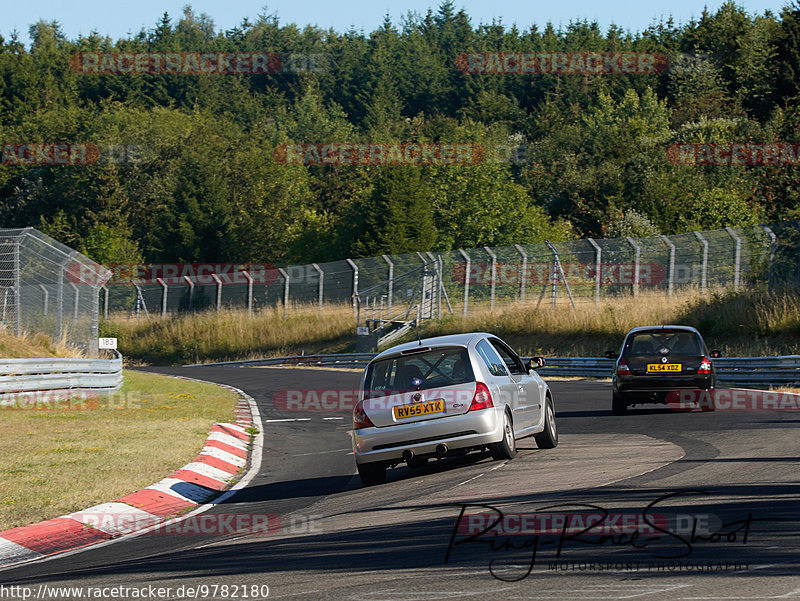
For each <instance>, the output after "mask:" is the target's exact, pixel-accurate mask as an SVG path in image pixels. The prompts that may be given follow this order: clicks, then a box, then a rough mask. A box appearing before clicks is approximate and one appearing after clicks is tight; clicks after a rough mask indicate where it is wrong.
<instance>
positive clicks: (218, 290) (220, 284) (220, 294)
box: [211, 273, 222, 315]
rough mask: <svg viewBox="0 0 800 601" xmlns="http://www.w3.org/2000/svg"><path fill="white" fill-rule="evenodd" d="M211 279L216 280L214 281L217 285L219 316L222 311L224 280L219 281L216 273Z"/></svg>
mask: <svg viewBox="0 0 800 601" xmlns="http://www.w3.org/2000/svg"><path fill="white" fill-rule="evenodd" d="M211 277H212V278H214V281H215V282H216V283H217V315H219V312H220V310H221V309H222V280H221V279H219V276H218V275H217V274H216V273H212V274H211Z"/></svg>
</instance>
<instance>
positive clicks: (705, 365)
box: [697, 357, 711, 374]
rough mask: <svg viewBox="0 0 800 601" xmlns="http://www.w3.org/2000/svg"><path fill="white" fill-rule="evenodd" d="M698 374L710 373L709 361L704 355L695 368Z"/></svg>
mask: <svg viewBox="0 0 800 601" xmlns="http://www.w3.org/2000/svg"><path fill="white" fill-rule="evenodd" d="M697 373H699V374H710V373H711V361H709V360H708V359H707V358H706V357H703V360H702V361H701V362H700V367H699V369H698V370H697Z"/></svg>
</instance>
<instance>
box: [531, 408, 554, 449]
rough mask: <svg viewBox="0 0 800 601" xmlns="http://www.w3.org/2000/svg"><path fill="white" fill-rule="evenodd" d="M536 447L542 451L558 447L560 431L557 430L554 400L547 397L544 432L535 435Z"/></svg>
mask: <svg viewBox="0 0 800 601" xmlns="http://www.w3.org/2000/svg"><path fill="white" fill-rule="evenodd" d="M534 438H535V439H536V446H538V447H539V448H540V449H553V448H555V447H556V446H557V445H558V430H557V429H556V412H555V410H554V409H553V399H551V398H550V397H547V402H546V403H545V407H544V430H542V431H541V432H539V434H536V435H534Z"/></svg>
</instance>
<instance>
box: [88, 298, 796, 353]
mask: <svg viewBox="0 0 800 601" xmlns="http://www.w3.org/2000/svg"><path fill="white" fill-rule="evenodd" d="M454 310H455V313H454V314H449V315H445V316H444V317H443V318H442V319H441V320H434V321H430V322H426V323H425V324H424V325H423V327H422V328H421V332H420V334H421V335H424V336H435V335H439V334H450V333H456V332H469V331H488V332H493V333H495V334H497V335H499V336H502V337H503V338H505V339H506V340H508V342H509V343H511V344H512V345H513V346H515V347H516V348H518V349H519V350H520V352H521V353H523V354H526V355H527V354H530V355H535V354H543V355H547V356H599V355H602V354H603V352H604V351H606V350H609V349H617V348H618V347H619V345H620V344H621V342H622V338H623V336H624V335H625V333H626V332H627V331H628V330H629V329H631V328H632V327H635V326H641V325H651V324H684V325H691V326H695V327H697V328H698V329H699V330H700V331H701V333H702V334H703V336H704V337H705V339H706V342H707V344H708V346H709V347H710V348H712V349H719V350H721V351H722V352H723V354H724V355H725V356H748V355H778V354H800V293H798V292H797V291H795V290H783V291H778V292H775V293H772V294H767V293H764V292H744V293H739V294H734V293H732V292H726V291H709V292H707V293H706V294H705V295H701V293H700V291H699V290H683V291H681V292H680V294H676V295H675V296H674V297H673V298H672V299H668V298H666V297H665V296H664V295H663V294H656V293H652V292H651V293H648V292H642V293H641V294H639V295H638V296H637V297H636V298H633V297H631V296H620V297H617V298H613V299H606V300H603V301H602V302H601V303H600V304H599V305H595V304H594V303H593V302H586V301H583V302H581V303H579V304H578V306H577V309H572V307H571V305H570V304H569V303H568V301H567V302H565V299H559V304H558V305H557V306H555V307H552V306H551V305H550V304H549V303H547V302H546V301H545V302H543V303H542V305H541V307H540V308H538V309H537V308H536V304H535V302H533V303H526V304H519V303H512V304H498V306H497V308H496V309H495V310H494V311H492V310H490V309H489V307H487V306H481V305H478V304H475V303H473V304H471V305H470V311H469V315H468V316H467V317H466V318H462V317H461V313H460V306H459V305H458V304H456V306H454ZM354 329H355V320H354V319H353V313H352V308H351V307H350V306H349V305H344V306H338V307H334V308H332V309H326V311H325V312H324V313H323V314H322V315H318V313H317V308H316V307H300V308H296V309H294V310H292V311H290V313H289V317H288V318H284V317H283V312H282V310H281V309H277V310H270V311H264V312H260V313H258V314H257V315H256V316H255V317H254V318H252V319H251V318H249V317H248V316H247V313H246V312H245V311H228V312H224V313H222V314H221V315H217V314H216V313H215V312H207V313H195V314H189V315H184V316H181V317H178V318H174V319H165V320H161V319H154V321H153V322H152V323H148V322H146V321H144V320H139V321H136V320H130V319H127V318H124V317H117V318H114V319H112V320H110V321H109V322H106V323H104V324H103V327H102V331H103V335H105V336H116V337H118V338H119V341H120V350H121V351H122V353H123V355H125V356H126V357H127V358H128V359H133V360H134V361H138V362H147V363H189V362H192V363H194V362H202V361H218V360H225V359H247V358H257V357H268V356H280V355H294V354H300V353H302V352H305V353H306V354H309V353H326V352H327V353H330V352H346V351H350V350H353V349H354V346H355V336H354ZM414 336H415V334H414V333H412V334H409V335H407V336H406V337H405V340H411V339H413V338H414Z"/></svg>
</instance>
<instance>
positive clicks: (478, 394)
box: [469, 382, 494, 411]
mask: <svg viewBox="0 0 800 601" xmlns="http://www.w3.org/2000/svg"><path fill="white" fill-rule="evenodd" d="M489 407H494V403H493V402H492V394H491V393H490V392H489V388H488V386H486V384H484V383H483V382H476V383H475V396H473V397H472V404H471V405H470V406H469V411H477V410H478V409H488V408H489Z"/></svg>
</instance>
